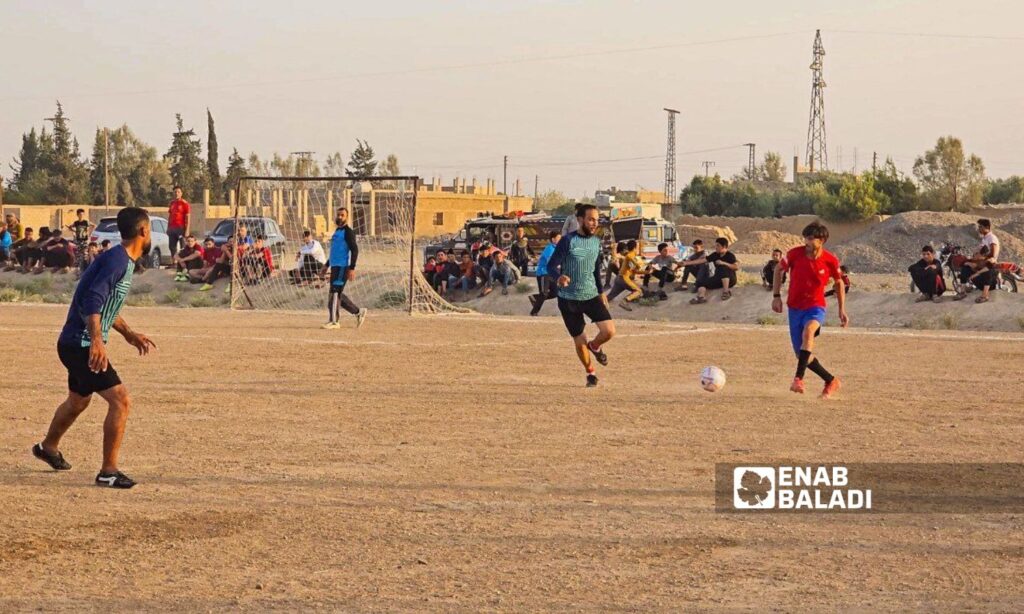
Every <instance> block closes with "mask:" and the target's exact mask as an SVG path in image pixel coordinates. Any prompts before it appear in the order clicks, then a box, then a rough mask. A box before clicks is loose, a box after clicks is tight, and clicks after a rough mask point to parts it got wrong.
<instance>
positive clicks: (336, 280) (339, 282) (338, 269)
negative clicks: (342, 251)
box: [331, 266, 348, 288]
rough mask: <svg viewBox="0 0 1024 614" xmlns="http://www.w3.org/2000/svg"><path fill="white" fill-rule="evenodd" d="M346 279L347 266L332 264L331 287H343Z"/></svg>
mask: <svg viewBox="0 0 1024 614" xmlns="http://www.w3.org/2000/svg"><path fill="white" fill-rule="evenodd" d="M347 281H348V267H347V266H332V267H331V287H332V288H344V287H345V282H347Z"/></svg>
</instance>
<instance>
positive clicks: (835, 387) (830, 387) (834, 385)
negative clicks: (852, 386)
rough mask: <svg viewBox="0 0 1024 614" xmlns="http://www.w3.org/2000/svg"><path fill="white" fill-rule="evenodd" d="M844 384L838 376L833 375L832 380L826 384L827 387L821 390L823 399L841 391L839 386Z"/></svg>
mask: <svg viewBox="0 0 1024 614" xmlns="http://www.w3.org/2000/svg"><path fill="white" fill-rule="evenodd" d="M840 386H842V384H840V383H839V378H838V377H833V378H832V381H831V382H829V383H827V384H825V389H824V390H822V391H821V398H822V399H831V398H832V395H833V394H835V393H837V392H839V388H840Z"/></svg>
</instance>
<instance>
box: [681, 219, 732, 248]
mask: <svg viewBox="0 0 1024 614" xmlns="http://www.w3.org/2000/svg"><path fill="white" fill-rule="evenodd" d="M676 234H678V235H679V240H680V241H681V242H682V243H683V245H690V244H691V243H693V242H694V241H696V240H697V239H700V240H702V241H704V244H705V245H707V244H709V243H711V242H712V241H714V240H715V239H717V238H718V237H725V238H726V239H729V243H730V244H732V243H735V242H736V233H734V232H733V231H732V229H731V228H729V227H728V226H709V225H698V224H679V225H677V226H676Z"/></svg>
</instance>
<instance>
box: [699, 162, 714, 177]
mask: <svg viewBox="0 0 1024 614" xmlns="http://www.w3.org/2000/svg"><path fill="white" fill-rule="evenodd" d="M700 165H701V166H703V167H704V176H705V177H707V176H708V168H710V167H712V166H714V165H715V161H714V160H704V161H703V162H701V163H700Z"/></svg>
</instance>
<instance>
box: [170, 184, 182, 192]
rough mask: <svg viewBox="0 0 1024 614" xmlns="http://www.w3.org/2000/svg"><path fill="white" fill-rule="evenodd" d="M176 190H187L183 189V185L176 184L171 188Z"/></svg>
mask: <svg viewBox="0 0 1024 614" xmlns="http://www.w3.org/2000/svg"><path fill="white" fill-rule="evenodd" d="M174 190H181V191H182V192H184V191H185V190H184V189H182V187H181V186H180V185H176V186H174V187H173V188H171V191H172V192H173V191H174Z"/></svg>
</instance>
